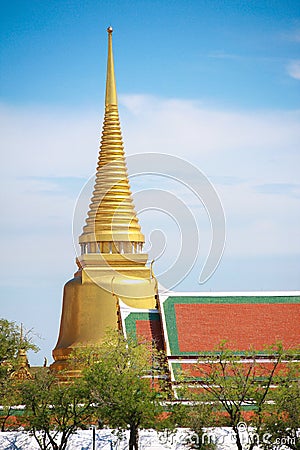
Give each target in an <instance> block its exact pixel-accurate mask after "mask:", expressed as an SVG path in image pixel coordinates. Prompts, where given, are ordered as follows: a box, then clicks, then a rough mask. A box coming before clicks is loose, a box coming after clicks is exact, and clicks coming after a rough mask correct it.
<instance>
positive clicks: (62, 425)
mask: <svg viewBox="0 0 300 450" xmlns="http://www.w3.org/2000/svg"><path fill="white" fill-rule="evenodd" d="M21 390H22V397H23V403H24V405H25V413H24V419H25V420H26V428H27V429H28V430H29V431H30V432H31V433H32V434H33V435H34V437H35V439H36V441H37V443H38V445H39V447H40V449H41V450H47V449H50V448H52V449H53V450H64V449H65V448H66V445H67V442H68V439H69V437H70V436H71V434H73V433H75V432H76V430H77V429H78V428H84V427H85V426H86V425H87V424H88V423H89V422H90V421H91V418H92V415H93V411H94V409H93V408H92V406H91V401H90V398H89V392H88V390H87V389H86V384H85V383H84V382H83V381H82V380H81V379H76V380H75V381H73V382H70V383H59V382H58V381H57V379H56V378H55V375H54V374H52V373H51V372H49V371H48V370H47V369H41V370H40V371H38V372H37V373H36V376H35V379H34V380H33V381H25V382H23V383H22V386H21Z"/></svg>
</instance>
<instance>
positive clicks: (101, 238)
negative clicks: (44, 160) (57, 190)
mask: <svg viewBox="0 0 300 450" xmlns="http://www.w3.org/2000/svg"><path fill="white" fill-rule="evenodd" d="M107 32H108V58H107V75H106V95H105V115H104V123H103V129H102V138H101V145H100V153H99V159H98V166H97V173H96V183H95V187H94V192H93V196H92V199H91V204H90V209H89V212H88V218H87V219H86V225H85V226H84V227H83V233H82V234H81V236H80V237H79V243H80V244H81V253H82V254H85V253H97V252H100V253H141V252H142V247H143V243H144V242H145V238H144V235H143V234H142V232H141V227H140V225H139V223H138V218H137V215H136V212H135V210H134V205H133V201H132V195H131V191H130V185H129V180H128V173H127V167H126V161H125V154H124V146H123V140H122V132H121V126H120V121H119V111H118V101H117V91H116V81H115V72H114V59H113V49H112V32H113V29H112V27H108V29H107Z"/></svg>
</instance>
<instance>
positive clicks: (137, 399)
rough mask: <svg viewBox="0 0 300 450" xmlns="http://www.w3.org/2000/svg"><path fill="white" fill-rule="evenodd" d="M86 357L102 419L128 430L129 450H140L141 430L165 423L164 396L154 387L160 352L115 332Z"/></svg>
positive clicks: (88, 379)
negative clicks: (162, 403) (139, 434)
mask: <svg viewBox="0 0 300 450" xmlns="http://www.w3.org/2000/svg"><path fill="white" fill-rule="evenodd" d="M80 357H81V358H82V353H81V356H79V355H78V353H77V355H76V354H75V360H76V359H77V361H78V360H79V359H80ZM84 358H85V360H86V361H88V363H89V367H87V368H85V369H84V370H83V378H84V380H85V381H86V382H87V384H88V386H89V389H90V391H91V395H92V397H93V399H94V402H95V404H96V407H97V411H98V415H99V417H100V418H101V420H103V421H104V422H105V423H107V424H108V425H109V426H111V427H112V428H117V429H119V430H121V431H124V430H126V429H128V428H129V430H130V438H129V450H137V449H138V431H139V429H140V428H150V427H151V428H155V427H161V425H162V422H163V419H161V414H162V413H163V407H162V405H161V400H162V399H163V393H162V392H161V390H158V388H157V387H155V386H154V385H153V384H154V383H153V381H155V383H156V381H157V377H156V375H157V374H158V373H159V367H158V362H159V360H160V354H159V352H157V351H156V350H155V349H154V348H153V347H152V346H151V345H148V344H146V343H141V342H137V341H134V340H131V339H128V340H126V339H125V338H124V337H123V335H121V334H120V333H117V332H113V333H109V334H108V336H107V338H106V339H105V340H104V342H103V343H102V344H101V345H100V346H99V347H98V348H94V349H93V350H90V351H88V353H86V354H85V355H84ZM81 361H82V360H81ZM154 371H155V373H154Z"/></svg>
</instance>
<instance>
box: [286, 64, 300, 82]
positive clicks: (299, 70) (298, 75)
mask: <svg viewBox="0 0 300 450" xmlns="http://www.w3.org/2000/svg"><path fill="white" fill-rule="evenodd" d="M287 73H288V74H289V76H290V77H292V78H295V79H296V80H300V60H299V59H296V60H294V61H291V62H290V63H289V64H288V66H287Z"/></svg>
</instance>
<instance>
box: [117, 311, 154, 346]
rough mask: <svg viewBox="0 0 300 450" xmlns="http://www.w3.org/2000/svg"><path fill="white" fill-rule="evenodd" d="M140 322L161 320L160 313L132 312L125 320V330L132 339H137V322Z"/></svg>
mask: <svg viewBox="0 0 300 450" xmlns="http://www.w3.org/2000/svg"><path fill="white" fill-rule="evenodd" d="M138 320H148V321H151V320H160V315H159V312H158V311H157V312H148V311H145V312H132V313H129V315H128V316H127V317H126V319H125V328H126V333H127V336H130V337H131V338H132V339H137V335H136V322H137V321H138Z"/></svg>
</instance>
